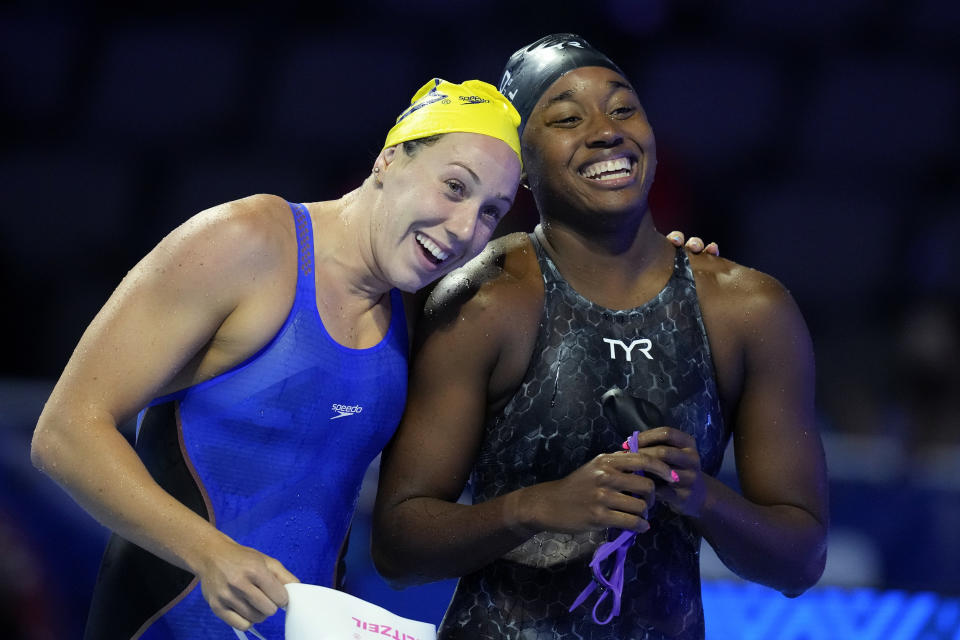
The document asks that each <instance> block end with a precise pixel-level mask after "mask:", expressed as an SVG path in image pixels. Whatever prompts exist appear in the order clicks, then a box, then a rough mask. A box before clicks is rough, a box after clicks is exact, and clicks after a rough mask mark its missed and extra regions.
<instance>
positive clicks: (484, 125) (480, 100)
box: [383, 78, 523, 166]
mask: <svg viewBox="0 0 960 640" xmlns="http://www.w3.org/2000/svg"><path fill="white" fill-rule="evenodd" d="M519 126H520V114H519V113H518V112H517V110H516V109H515V108H514V106H513V105H512V104H510V101H509V100H507V99H506V98H504V97H503V94H501V93H500V92H499V91H497V89H496V87H494V86H493V85H492V84H488V83H486V82H483V81H482V80H467V81H465V82H464V83H463V84H454V83H452V82H447V81H446V80H441V79H440V78H434V79H433V80H431V81H430V82H428V83H426V84H425V85H423V86H422V87H420V90H419V91H417V92H416V93H415V94H414V96H413V99H412V100H410V106H409V107H407V109H406V111H404V112H403V113H401V114H400V115H399V117H397V124H395V125H394V126H393V128H392V129H390V131H389V132H388V133H387V141H386V143H385V144H384V145H383V148H384V149H386V148H387V147H392V146H393V145H395V144H400V143H401V142H406V141H408V140H417V139H418V138H427V137H429V136H434V135H437V134H440V133H455V132H462V133H482V134H484V135H487V136H491V137H493V138H497V139H498V140H503V141H504V142H506V143H507V144H508V145H510V148H511V149H513V152H514V153H516V154H517V158H520V137H519V136H518V135H517V127H519ZM522 162H523V161H522V159H521V166H522Z"/></svg>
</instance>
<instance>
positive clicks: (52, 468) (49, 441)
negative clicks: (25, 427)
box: [30, 405, 73, 476]
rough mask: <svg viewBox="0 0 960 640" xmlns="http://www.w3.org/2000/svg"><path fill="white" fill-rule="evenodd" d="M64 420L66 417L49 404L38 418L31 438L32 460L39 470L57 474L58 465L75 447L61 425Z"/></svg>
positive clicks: (61, 463)
mask: <svg viewBox="0 0 960 640" xmlns="http://www.w3.org/2000/svg"><path fill="white" fill-rule="evenodd" d="M64 422H65V419H63V418H62V416H58V415H56V412H54V411H52V410H51V409H50V406H49V405H47V407H44V410H43V412H41V414H40V418H39V420H37V426H36V427H35V428H34V430H33V437H32V438H31V440H30V462H31V463H32V464H33V466H34V467H36V468H37V469H38V470H39V471H42V472H43V473H45V474H47V475H50V476H53V475H55V472H56V471H57V469H58V467H60V466H62V465H63V463H64V462H66V458H65V456H68V455H69V454H70V453H71V450H72V449H73V447H72V446H71V445H70V443H69V442H68V441H67V440H68V437H67V434H66V433H65V432H64V429H63V428H62V427H61V425H62V424H63V423H64Z"/></svg>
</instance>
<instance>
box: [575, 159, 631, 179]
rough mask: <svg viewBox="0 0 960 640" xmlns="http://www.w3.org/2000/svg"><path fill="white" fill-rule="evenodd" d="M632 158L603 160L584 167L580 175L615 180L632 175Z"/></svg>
mask: <svg viewBox="0 0 960 640" xmlns="http://www.w3.org/2000/svg"><path fill="white" fill-rule="evenodd" d="M631 164H632V163H631V162H630V158H615V159H613V160H602V161H600V162H594V163H593V164H591V165H589V166H587V167H584V168H583V169H582V170H581V171H580V175H582V176H583V177H585V178H592V179H594V180H613V179H614V178H623V177H625V176H628V175H630V165H631Z"/></svg>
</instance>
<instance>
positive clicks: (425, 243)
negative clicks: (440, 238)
mask: <svg viewBox="0 0 960 640" xmlns="http://www.w3.org/2000/svg"><path fill="white" fill-rule="evenodd" d="M415 237H416V238H417V242H419V243H420V246H422V247H423V248H424V249H426V250H427V251H429V252H430V254H431V255H432V256H433V257H434V258H436V259H437V260H438V261H440V262H443V261H444V260H446V259H447V258H449V257H450V254H449V253H447V252H446V251H444V250H443V249H441V248H440V247H438V246H437V245H436V243H435V242H433V241H432V240H431V239H430V238H428V237H426V236H424V235H421V234H419V233H418V234H417V235H416V236H415Z"/></svg>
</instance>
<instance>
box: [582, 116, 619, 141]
mask: <svg viewBox="0 0 960 640" xmlns="http://www.w3.org/2000/svg"><path fill="white" fill-rule="evenodd" d="M591 124H592V126H591V128H590V129H589V132H588V134H587V141H586V144H587V147H589V148H591V149H605V148H608V147H615V146H617V145H618V144H621V143H622V142H623V134H621V133H620V129H619V127H617V124H616V122H614V121H613V120H611V119H610V118H605V117H602V116H596V117H595V118H594V121H593V123H591Z"/></svg>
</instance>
